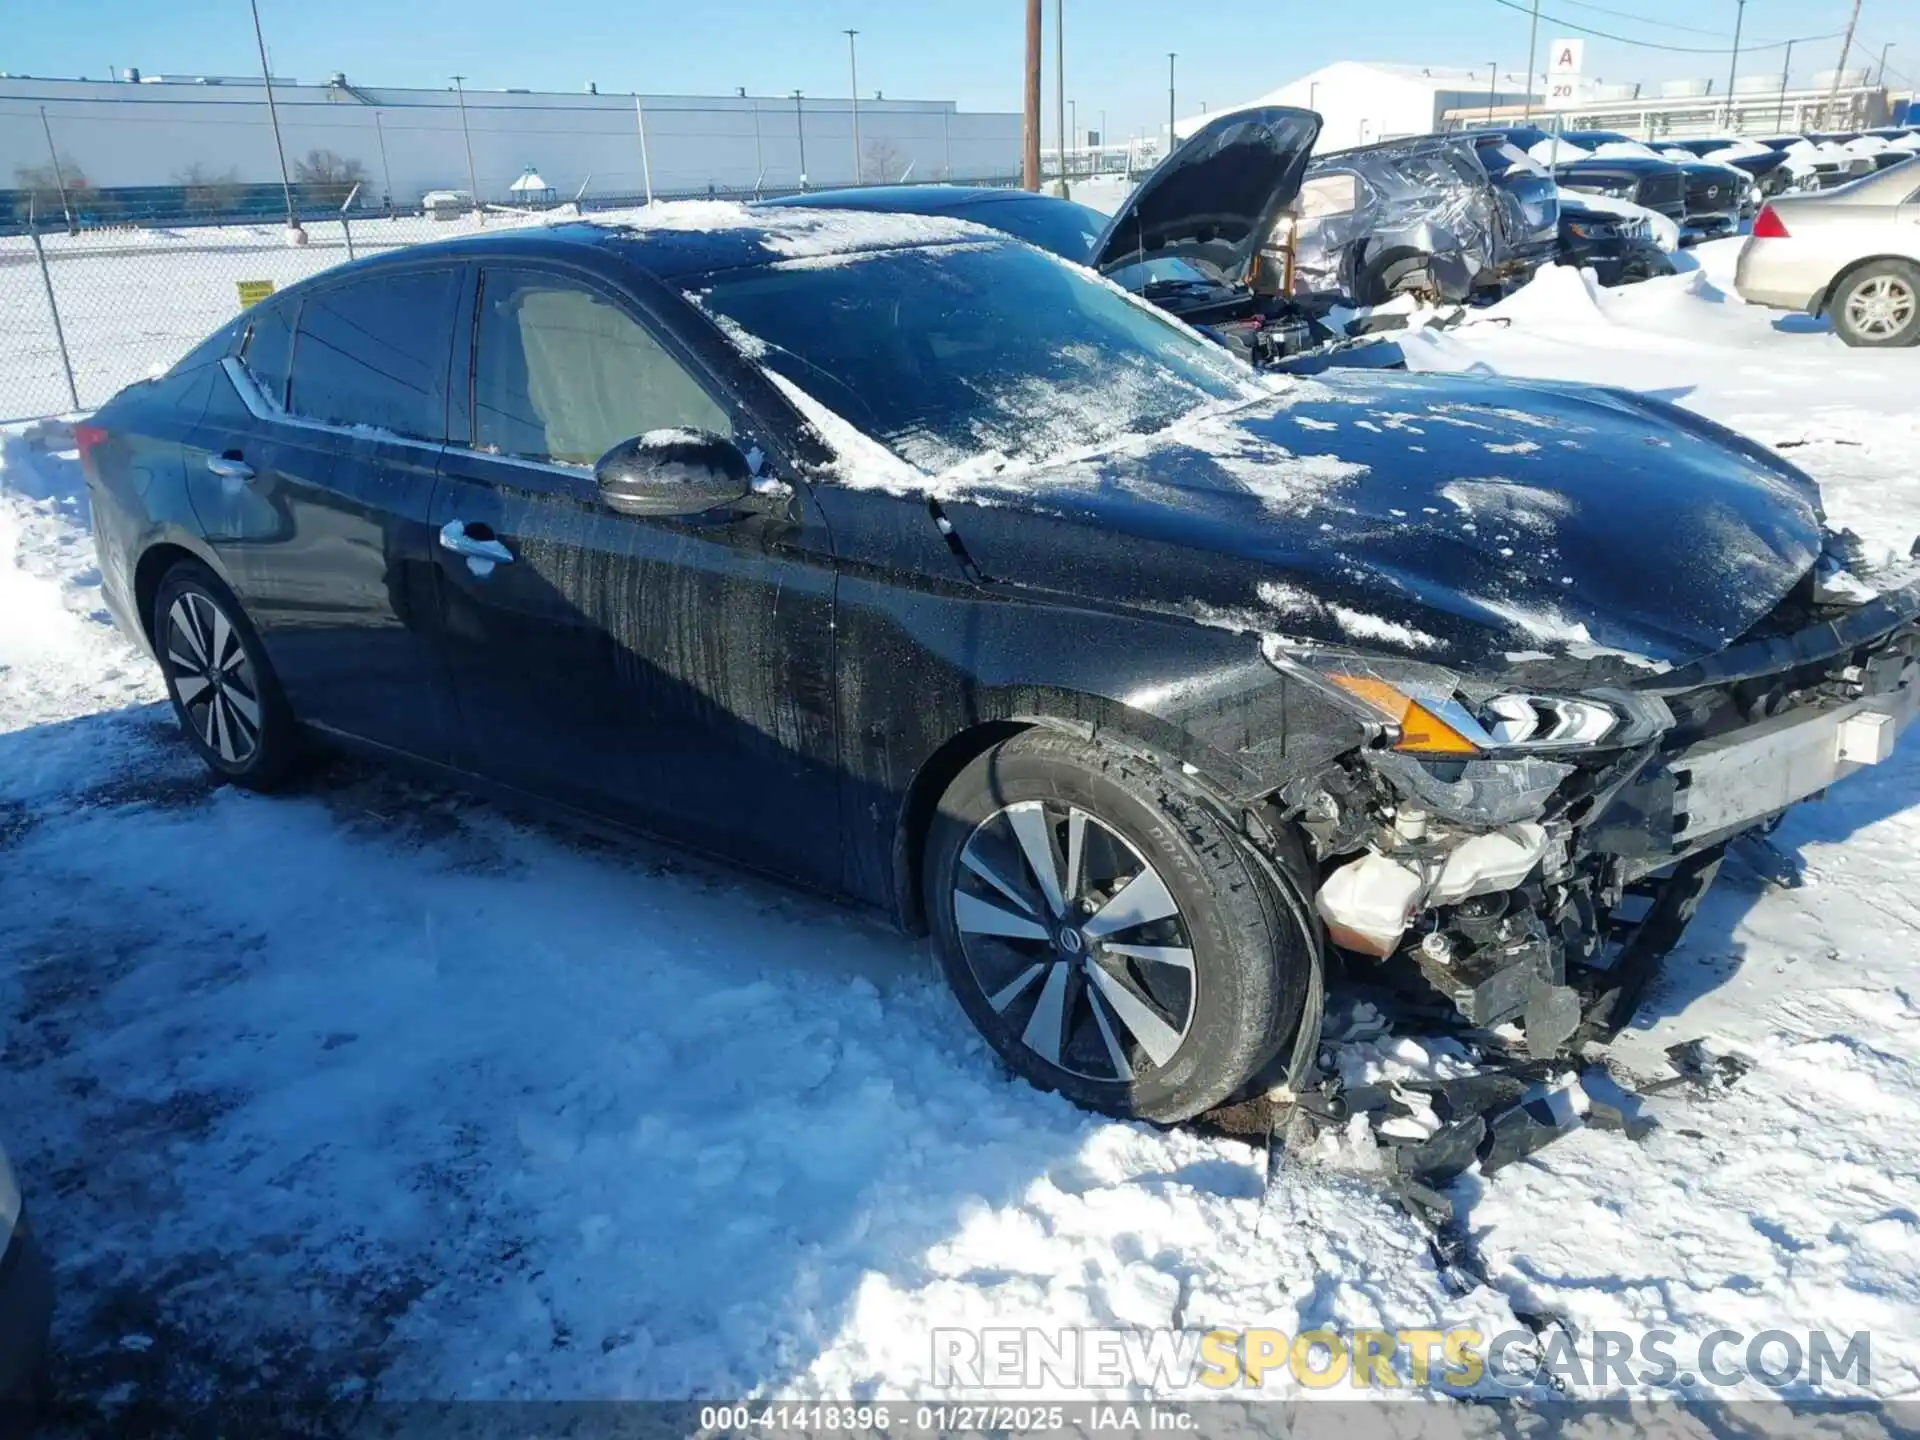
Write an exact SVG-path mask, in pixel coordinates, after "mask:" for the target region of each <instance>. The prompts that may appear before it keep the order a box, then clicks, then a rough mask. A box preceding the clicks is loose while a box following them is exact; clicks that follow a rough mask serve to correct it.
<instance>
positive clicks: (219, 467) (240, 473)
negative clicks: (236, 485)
mask: <svg viewBox="0 0 1920 1440" xmlns="http://www.w3.org/2000/svg"><path fill="white" fill-rule="evenodd" d="M207 469H208V470H210V471H212V472H213V473H214V474H215V475H218V476H219V477H220V478H221V479H222V480H251V479H253V466H251V465H249V464H248V463H247V462H246V461H244V460H242V459H241V458H240V457H239V456H238V455H233V454H227V455H209V456H208V457H207Z"/></svg>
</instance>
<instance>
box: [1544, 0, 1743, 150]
mask: <svg viewBox="0 0 1920 1440" xmlns="http://www.w3.org/2000/svg"><path fill="white" fill-rule="evenodd" d="M1740 3H1741V4H1743V5H1744V4H1745V3H1746V0H1740ZM1539 34H1540V0H1533V19H1531V20H1529V21H1528V22H1527V98H1526V102H1525V108H1524V109H1522V110H1521V112H1520V119H1521V122H1522V123H1525V122H1526V121H1528V120H1531V119H1532V118H1533V46H1534V42H1535V40H1536V39H1537V38H1538V37H1539Z"/></svg>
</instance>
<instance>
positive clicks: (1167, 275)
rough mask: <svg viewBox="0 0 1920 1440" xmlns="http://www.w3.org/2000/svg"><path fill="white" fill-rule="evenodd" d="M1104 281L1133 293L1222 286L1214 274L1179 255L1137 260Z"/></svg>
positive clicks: (1216, 274) (1123, 266) (1112, 272)
mask: <svg viewBox="0 0 1920 1440" xmlns="http://www.w3.org/2000/svg"><path fill="white" fill-rule="evenodd" d="M1107 278H1108V279H1109V280H1111V281H1113V283H1114V284H1116V285H1118V286H1120V287H1122V288H1123V289H1126V290H1132V291H1135V292H1136V293H1138V292H1141V291H1148V290H1152V289H1153V288H1154V287H1155V286H1174V285H1207V286H1216V285H1223V284H1225V283H1226V282H1225V280H1224V279H1222V277H1221V276H1220V274H1219V273H1218V272H1217V271H1214V270H1212V269H1211V268H1210V267H1209V268H1204V269H1203V268H1202V267H1201V266H1200V265H1198V264H1195V263H1194V262H1193V261H1191V260H1184V259H1182V258H1181V257H1179V256H1178V255H1167V256H1163V257H1161V258H1160V259H1158V260H1140V261H1136V262H1135V263H1133V264H1132V265H1122V266H1121V267H1120V268H1119V269H1117V270H1110V271H1108V272H1107Z"/></svg>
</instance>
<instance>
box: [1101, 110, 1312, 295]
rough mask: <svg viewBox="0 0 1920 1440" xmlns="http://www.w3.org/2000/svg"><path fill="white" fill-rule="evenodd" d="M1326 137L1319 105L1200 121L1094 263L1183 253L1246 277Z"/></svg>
mask: <svg viewBox="0 0 1920 1440" xmlns="http://www.w3.org/2000/svg"><path fill="white" fill-rule="evenodd" d="M1319 134H1320V117H1319V116H1318V115H1316V114H1314V112H1313V111H1311V110H1297V109H1293V108H1290V107H1287V106H1283V105H1261V106H1255V107H1253V108H1251V109H1247V110H1231V111H1228V112H1227V113H1225V114H1223V115H1218V116H1216V117H1214V118H1213V119H1212V120H1209V121H1208V122H1207V123H1206V124H1205V125H1203V126H1201V127H1200V128H1199V129H1198V130H1196V131H1195V132H1194V133H1193V134H1192V135H1190V136H1188V137H1187V139H1186V140H1185V141H1184V142H1183V143H1182V144H1181V145H1180V146H1179V148H1178V149H1176V150H1175V151H1174V152H1173V153H1172V154H1171V155H1169V156H1168V157H1167V158H1166V159H1165V160H1163V161H1161V162H1160V163H1159V164H1158V165H1156V166H1155V167H1154V168H1153V171H1152V173H1151V174H1149V175H1148V176H1147V178H1146V179H1145V180H1143V181H1141V182H1140V185H1139V187H1138V188H1137V189H1135V190H1134V192H1133V194H1132V195H1131V196H1129V197H1128V199H1127V203H1126V204H1124V205H1123V206H1121V207H1120V211H1119V213H1118V214H1116V215H1115V216H1114V217H1113V220H1112V221H1111V222H1110V223H1109V224H1108V226H1107V228H1106V230H1105V231H1104V232H1103V233H1102V234H1101V236H1100V238H1099V239H1098V240H1097V241H1095V242H1094V247H1093V254H1092V258H1091V259H1090V260H1089V261H1088V264H1090V265H1091V266H1092V267H1093V268H1094V269H1096V270H1099V271H1102V272H1105V271H1108V270H1113V269H1117V268H1118V267H1120V266H1122V265H1131V264H1134V263H1135V262H1137V261H1140V260H1157V259H1161V258H1163V257H1166V256H1179V257H1180V258H1182V259H1185V260H1192V261H1197V262H1199V263H1201V264H1203V265H1207V266H1211V267H1212V268H1213V269H1215V270H1217V271H1219V272H1220V273H1221V274H1223V275H1226V276H1227V277H1229V278H1230V279H1235V280H1237V279H1239V278H1241V277H1242V276H1244V275H1245V273H1246V270H1247V267H1248V265H1250V264H1251V263H1252V261H1253V257H1254V255H1255V254H1256V253H1258V251H1259V249H1260V246H1261V244H1262V242H1264V241H1265V239H1266V237H1267V236H1268V235H1270V234H1271V233H1272V232H1273V227H1274V224H1275V222H1276V221H1278V220H1279V218H1280V212H1281V211H1283V210H1285V209H1286V207H1287V206H1288V205H1290V204H1291V203H1292V202H1293V197H1294V196H1295V195H1297V194H1299V193H1300V180H1301V177H1302V176H1303V175H1305V174H1306V170H1307V161H1308V160H1309V159H1310V158H1311V157H1312V155H1313V142H1314V141H1315V139H1317V138H1318V137H1319Z"/></svg>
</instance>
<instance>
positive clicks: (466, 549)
mask: <svg viewBox="0 0 1920 1440" xmlns="http://www.w3.org/2000/svg"><path fill="white" fill-rule="evenodd" d="M474 528H475V529H476V530H481V531H485V530H486V528H487V527H486V526H484V525H476V526H475V527H474ZM440 548H441V549H442V550H451V551H452V552H453V553H454V554H456V555H464V556H465V557H466V561H467V569H469V570H471V571H472V572H473V573H474V574H476V575H490V574H492V573H493V567H494V566H496V565H505V564H507V563H509V562H510V561H511V560H512V559H513V552H512V551H511V550H509V549H507V547H506V546H505V545H502V544H501V543H500V542H499V541H498V540H496V539H494V538H493V536H492V535H491V534H481V535H474V534H470V533H469V532H468V530H467V522H466V521H464V520H449V521H448V522H447V523H446V524H444V525H442V526H441V527H440Z"/></svg>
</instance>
